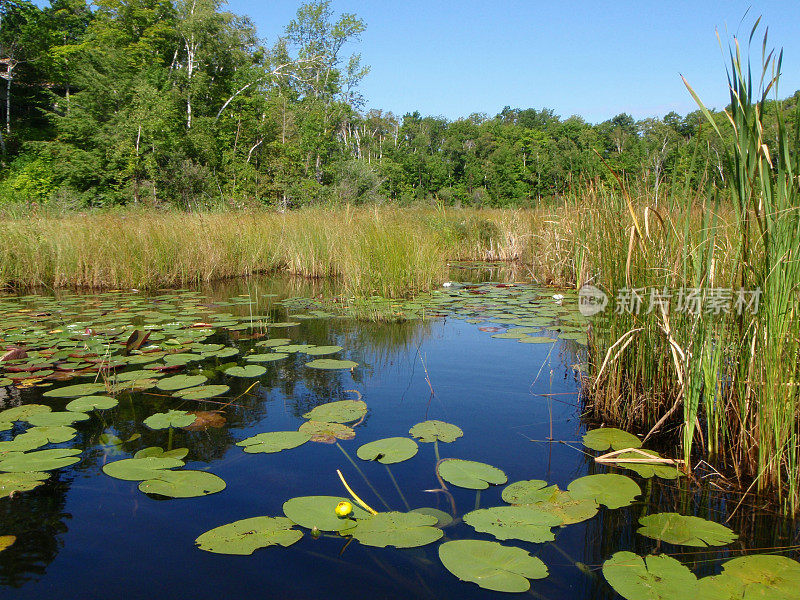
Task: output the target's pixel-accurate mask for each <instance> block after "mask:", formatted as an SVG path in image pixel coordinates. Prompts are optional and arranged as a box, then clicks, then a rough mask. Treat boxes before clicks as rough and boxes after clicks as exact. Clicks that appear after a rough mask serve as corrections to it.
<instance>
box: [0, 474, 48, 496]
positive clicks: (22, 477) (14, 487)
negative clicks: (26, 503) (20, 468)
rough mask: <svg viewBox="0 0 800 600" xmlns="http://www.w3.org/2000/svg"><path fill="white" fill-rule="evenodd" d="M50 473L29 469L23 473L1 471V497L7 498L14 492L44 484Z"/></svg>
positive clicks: (25, 490) (24, 490)
mask: <svg viewBox="0 0 800 600" xmlns="http://www.w3.org/2000/svg"><path fill="white" fill-rule="evenodd" d="M48 477H50V473H41V472H37V471H27V472H21V473H0V498H7V497H8V496H10V495H11V494H13V493H14V492H27V491H29V490H32V489H33V488H36V487H39V486H40V485H42V484H43V483H44V482H45V480H46V479H47V478H48Z"/></svg>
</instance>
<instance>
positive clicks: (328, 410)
mask: <svg viewBox="0 0 800 600" xmlns="http://www.w3.org/2000/svg"><path fill="white" fill-rule="evenodd" d="M365 414H367V403H366V402H364V401H363V400H339V401H338V402H328V403H327V404H321V405H320V406H317V407H315V408H314V409H312V410H310V411H309V412H307V413H306V414H304V415H303V418H304V419H310V420H312V421H325V422H327V423H350V422H351V421H358V420H359V419H360V418H361V417H363V416H364V415H365Z"/></svg>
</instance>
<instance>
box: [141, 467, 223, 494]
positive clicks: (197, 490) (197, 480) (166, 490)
mask: <svg viewBox="0 0 800 600" xmlns="http://www.w3.org/2000/svg"><path fill="white" fill-rule="evenodd" d="M224 489H225V481H224V480H223V479H221V478H220V477H217V476H216V475H214V474H213V473H207V472H206V471H159V473H158V476H157V477H155V478H154V479H148V480H146V481H143V482H142V483H140V484H139V490H141V491H142V492H144V493H145V494H159V495H161V496H169V497H170V498H194V497H197V496H208V495H209V494H215V493H217V492H221V491H222V490H224Z"/></svg>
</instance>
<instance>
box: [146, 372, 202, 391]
mask: <svg viewBox="0 0 800 600" xmlns="http://www.w3.org/2000/svg"><path fill="white" fill-rule="evenodd" d="M206 381H208V379H207V378H206V376H205V375H173V376H172V377H166V378H164V379H162V380H161V381H159V382H158V383H157V384H156V387H157V388H158V389H160V390H164V391H173V390H183V389H186V388H192V387H195V386H198V385H200V384H202V383H205V382H206Z"/></svg>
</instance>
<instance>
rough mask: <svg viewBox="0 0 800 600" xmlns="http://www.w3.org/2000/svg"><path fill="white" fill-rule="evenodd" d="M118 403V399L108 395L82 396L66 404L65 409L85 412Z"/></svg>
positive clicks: (106, 407)
mask: <svg viewBox="0 0 800 600" xmlns="http://www.w3.org/2000/svg"><path fill="white" fill-rule="evenodd" d="M117 404H119V400H117V399H116V398H111V397H110V396H84V397H83V398H76V399H75V400H73V401H72V402H70V403H69V404H67V410H68V411H71V412H79V413H85V412H88V411H90V410H108V409H109V408H114V407H115V406H117Z"/></svg>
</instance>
